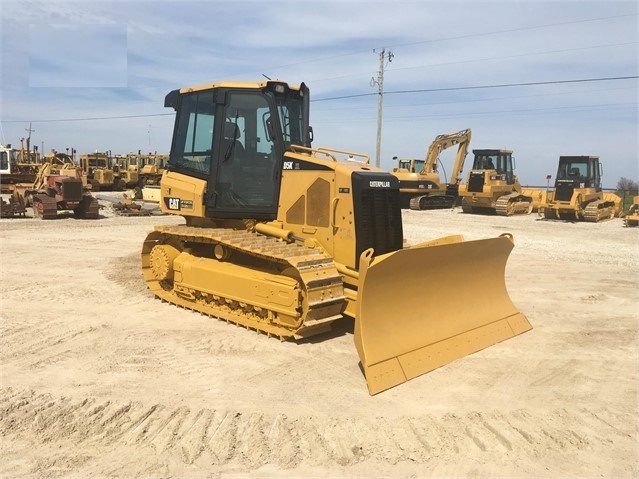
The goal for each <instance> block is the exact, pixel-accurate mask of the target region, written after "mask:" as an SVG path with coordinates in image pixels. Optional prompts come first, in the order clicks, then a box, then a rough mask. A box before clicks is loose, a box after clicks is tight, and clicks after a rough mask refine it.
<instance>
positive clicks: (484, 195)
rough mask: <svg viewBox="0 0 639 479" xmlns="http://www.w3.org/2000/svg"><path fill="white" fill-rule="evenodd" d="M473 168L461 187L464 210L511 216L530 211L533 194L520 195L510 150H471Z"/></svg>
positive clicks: (460, 193) (460, 194)
mask: <svg viewBox="0 0 639 479" xmlns="http://www.w3.org/2000/svg"><path fill="white" fill-rule="evenodd" d="M473 154H474V155H475V158H474V160H473V168H472V170H471V171H470V172H469V173H468V179H467V182H466V183H465V184H463V185H461V186H460V188H459V196H461V197H462V211H463V212H464V213H479V214H495V213H496V214H498V215H500V216H511V215H516V214H530V212H531V211H532V209H533V199H532V197H530V196H528V195H526V194H523V193H522V189H521V185H520V183H519V180H518V179H517V176H516V175H515V172H514V171H515V161H514V158H513V156H512V155H513V152H512V150H497V149H482V150H473Z"/></svg>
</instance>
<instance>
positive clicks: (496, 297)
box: [354, 234, 532, 394]
mask: <svg viewBox="0 0 639 479" xmlns="http://www.w3.org/2000/svg"><path fill="white" fill-rule="evenodd" d="M513 245H514V244H513V240H512V236H511V235H509V234H505V235H501V236H499V237H497V238H491V239H484V240H477V241H463V238H462V237H461V236H451V237H446V238H442V239H439V240H435V241H433V242H428V243H422V244H419V245H416V246H413V247H410V248H406V249H403V250H400V251H396V252H394V253H388V254H385V255H380V256H378V257H373V256H372V254H373V252H372V250H368V251H365V252H364V253H363V254H362V256H361V259H360V268H359V285H358V294H357V310H356V318H355V335H354V336H355V346H356V347H357V352H358V354H359V357H360V360H361V364H362V367H363V370H364V374H365V376H366V382H367V383H368V390H369V392H370V394H377V393H379V392H381V391H384V390H385V389H388V388H391V387H393V386H396V385H398V384H401V383H403V382H405V381H408V380H410V379H413V378H415V377H417V376H419V375H421V374H424V373H427V372H428V371H432V370H433V369H436V368H438V367H440V366H443V365H445V364H447V363H449V362H451V361H453V360H455V359H458V358H461V357H463V356H466V355H468V354H471V353H474V352H476V351H479V350H481V349H484V348H486V347H488V346H491V345H493V344H495V343H498V342H500V341H503V340H505V339H508V338H511V337H513V336H515V335H518V334H521V333H523V332H525V331H528V330H529V329H531V328H532V326H531V325H530V323H529V322H528V319H527V318H526V317H525V316H524V315H523V314H522V313H521V312H519V311H518V310H517V308H516V307H515V306H514V304H513V303H512V301H511V299H510V297H509V296H508V291H507V290H506V283H505V269H506V262H507V260H508V256H509V254H510V251H511V250H512V248H513Z"/></svg>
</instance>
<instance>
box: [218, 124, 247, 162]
mask: <svg viewBox="0 0 639 479" xmlns="http://www.w3.org/2000/svg"><path fill="white" fill-rule="evenodd" d="M239 137H240V128H239V127H238V126H237V125H236V124H235V123H233V122H230V121H227V122H226V123H225V124H224V142H223V143H222V150H221V152H222V157H223V158H226V157H227V153H228V159H227V160H226V161H233V162H234V161H235V160H239V161H240V162H241V161H242V160H243V159H245V158H246V150H245V149H244V145H242V143H241V142H240V141H239V140H238V138H239ZM229 149H231V151H230V152H229Z"/></svg>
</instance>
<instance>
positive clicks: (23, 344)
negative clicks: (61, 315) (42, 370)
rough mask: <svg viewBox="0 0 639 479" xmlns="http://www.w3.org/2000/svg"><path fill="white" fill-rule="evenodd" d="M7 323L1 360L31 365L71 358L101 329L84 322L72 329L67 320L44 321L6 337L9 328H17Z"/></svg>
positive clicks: (1, 345) (1, 333) (1, 342)
mask: <svg viewBox="0 0 639 479" xmlns="http://www.w3.org/2000/svg"><path fill="white" fill-rule="evenodd" d="M7 323H11V322H10V321H8V322H7ZM72 324H73V323H72ZM4 326H5V327H4V328H3V330H2V331H0V335H1V337H2V339H1V340H0V351H1V352H0V361H2V362H3V363H5V364H6V363H9V362H17V363H20V364H24V363H26V364H28V366H29V367H31V368H37V367H41V366H43V365H45V364H53V363H55V362H59V361H63V360H65V359H67V358H69V357H70V356H71V355H72V354H73V352H74V351H77V350H78V349H80V348H81V347H83V346H84V345H86V344H89V343H90V342H91V341H92V338H93V337H95V336H96V334H97V333H98V328H96V327H94V326H86V325H82V326H76V327H75V328H70V327H69V324H68V323H67V322H60V321H43V322H40V323H38V324H33V325H32V327H31V329H30V330H28V331H24V330H23V329H22V328H18V329H19V331H17V333H15V334H8V335H7V336H5V335H4V331H5V330H6V331H11V332H13V331H15V330H14V329H13V328H11V324H5V325H4ZM5 328H6V329H5Z"/></svg>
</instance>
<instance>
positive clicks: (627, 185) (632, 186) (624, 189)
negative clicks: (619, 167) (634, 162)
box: [617, 176, 639, 196]
mask: <svg viewBox="0 0 639 479" xmlns="http://www.w3.org/2000/svg"><path fill="white" fill-rule="evenodd" d="M617 191H618V192H619V193H626V194H630V195H633V196H634V195H637V194H639V183H637V182H636V181H634V180H631V179H629V178H624V177H623V176H622V177H621V178H620V179H619V181H618V182H617Z"/></svg>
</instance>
